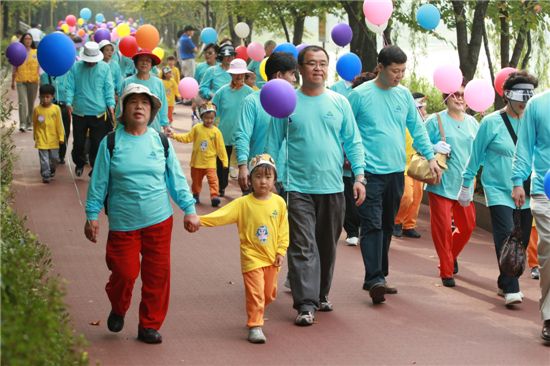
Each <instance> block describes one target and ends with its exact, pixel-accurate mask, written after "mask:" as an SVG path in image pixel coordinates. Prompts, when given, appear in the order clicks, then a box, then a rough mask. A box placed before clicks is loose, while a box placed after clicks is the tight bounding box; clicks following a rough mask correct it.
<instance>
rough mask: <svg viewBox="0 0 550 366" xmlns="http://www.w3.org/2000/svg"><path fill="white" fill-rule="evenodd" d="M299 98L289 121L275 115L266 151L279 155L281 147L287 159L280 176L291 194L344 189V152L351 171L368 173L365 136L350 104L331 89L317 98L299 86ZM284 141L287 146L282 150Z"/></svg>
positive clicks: (333, 191)
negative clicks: (308, 94)
mask: <svg viewBox="0 0 550 366" xmlns="http://www.w3.org/2000/svg"><path fill="white" fill-rule="evenodd" d="M296 96H297V103H296V109H295V110H294V113H293V114H292V115H291V116H290V118H287V119H273V120H272V123H271V125H270V128H269V133H268V137H267V146H266V151H267V153H269V154H271V155H272V156H278V155H279V153H280V152H281V151H282V156H284V157H287V159H286V160H287V161H286V176H285V177H279V180H280V181H282V183H283V185H284V187H285V190H286V191H289V192H293V191H294V192H300V193H307V194H331V193H338V192H342V191H343V190H344V183H343V181H342V174H343V171H342V170H343V168H342V167H343V164H344V151H345V152H346V155H347V157H348V159H349V161H350V162H351V166H352V170H353V172H354V173H355V174H356V175H358V174H363V173H364V153H363V148H362V146H361V135H360V133H359V130H358V128H357V124H356V123H355V118H354V117H353V112H352V110H351V107H350V105H349V102H348V101H347V99H346V98H345V97H343V96H341V95H340V94H338V93H335V92H333V91H332V90H328V89H326V90H325V91H324V93H323V94H321V95H318V96H314V97H310V96H307V95H304V94H303V93H302V91H301V90H298V91H297V92H296ZM285 139H286V144H285V145H286V146H285V147H286V149H283V150H281V147H282V145H283V142H284V141H285ZM342 145H343V146H344V148H343V150H344V151H343V150H342ZM287 151H288V155H287ZM277 166H279V164H278V163H277Z"/></svg>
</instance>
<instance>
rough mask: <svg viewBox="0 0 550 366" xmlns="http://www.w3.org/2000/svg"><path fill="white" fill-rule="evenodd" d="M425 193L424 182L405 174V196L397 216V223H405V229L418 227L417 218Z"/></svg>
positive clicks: (402, 198)
mask: <svg viewBox="0 0 550 366" xmlns="http://www.w3.org/2000/svg"><path fill="white" fill-rule="evenodd" d="M423 193H424V184H423V183H422V182H420V181H418V180H416V179H413V178H411V177H409V176H405V186H404V189H403V197H401V203H400V204H399V211H397V216H396V217H395V224H396V225H403V229H405V230H408V229H414V228H416V219H417V218H418V211H419V210H420V203H421V202H422V195H423Z"/></svg>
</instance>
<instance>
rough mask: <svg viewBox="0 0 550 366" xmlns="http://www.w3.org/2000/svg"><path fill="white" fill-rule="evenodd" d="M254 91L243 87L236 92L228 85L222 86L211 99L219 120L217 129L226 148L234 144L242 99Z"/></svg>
mask: <svg viewBox="0 0 550 366" xmlns="http://www.w3.org/2000/svg"><path fill="white" fill-rule="evenodd" d="M253 92H254V90H252V88H251V87H249V86H248V85H243V87H241V88H240V89H238V90H235V89H233V88H231V86H230V85H225V86H222V87H221V88H220V89H219V90H218V91H217V92H216V94H215V95H214V98H212V103H214V104H215V105H216V109H217V116H218V117H219V118H220V123H219V125H218V128H219V129H220V131H221V132H222V135H223V141H224V142H225V145H226V146H233V145H234V144H235V131H236V130H237V125H238V123H239V113H240V111H241V105H242V103H243V101H244V99H245V98H246V97H247V96H248V95H250V94H252V93H253Z"/></svg>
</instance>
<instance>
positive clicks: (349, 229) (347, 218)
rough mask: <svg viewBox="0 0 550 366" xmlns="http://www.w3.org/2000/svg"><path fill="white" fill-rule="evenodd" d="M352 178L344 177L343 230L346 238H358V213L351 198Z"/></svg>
mask: <svg viewBox="0 0 550 366" xmlns="http://www.w3.org/2000/svg"><path fill="white" fill-rule="evenodd" d="M353 183H355V178H354V177H344V197H345V198H346V214H345V215H344V230H346V234H347V237H348V238H353V237H355V238H358V237H359V225H360V220H359V211H358V209H357V206H356V205H355V198H353Z"/></svg>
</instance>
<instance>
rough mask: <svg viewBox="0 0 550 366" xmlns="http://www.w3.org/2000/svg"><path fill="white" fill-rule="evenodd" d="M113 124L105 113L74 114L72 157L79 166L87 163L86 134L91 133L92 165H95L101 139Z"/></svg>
mask: <svg viewBox="0 0 550 366" xmlns="http://www.w3.org/2000/svg"><path fill="white" fill-rule="evenodd" d="M112 128H113V127H112V125H111V124H110V123H109V120H108V119H106V118H105V115H103V116H101V117H97V116H77V115H75V114H73V151H72V158H73V161H74V164H75V165H76V167H77V168H81V167H83V166H84V165H85V164H86V156H85V152H84V147H85V145H86V135H87V134H88V132H89V133H90V154H89V156H90V165H91V166H92V167H93V166H94V162H95V157H96V155H97V149H98V148H99V143H100V142H101V140H102V139H103V138H104V137H105V135H107V134H108V133H109V132H110V131H111V130H112Z"/></svg>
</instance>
